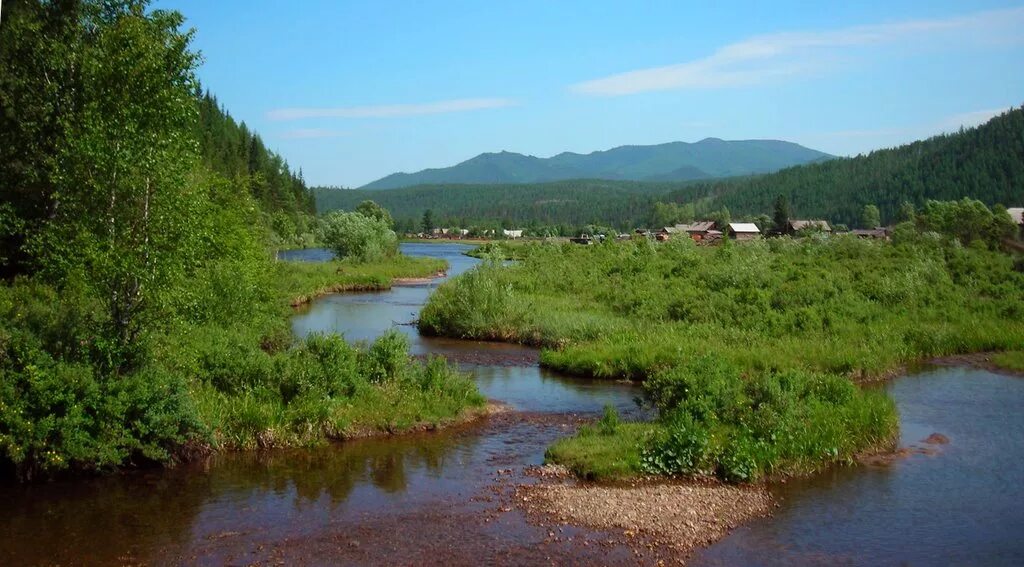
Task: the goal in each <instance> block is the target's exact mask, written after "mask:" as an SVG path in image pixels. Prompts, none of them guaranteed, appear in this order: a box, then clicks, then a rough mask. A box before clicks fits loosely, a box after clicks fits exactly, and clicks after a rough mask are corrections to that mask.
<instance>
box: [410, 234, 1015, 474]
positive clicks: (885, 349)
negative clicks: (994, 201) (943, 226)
mask: <svg viewBox="0 0 1024 567" xmlns="http://www.w3.org/2000/svg"><path fill="white" fill-rule="evenodd" d="M523 250H526V251H528V253H527V254H525V255H522V257H521V259H519V260H518V261H517V262H515V263H514V264H512V265H508V266H506V265H503V264H502V262H501V261H500V259H501V258H503V257H504V254H501V253H496V254H495V255H494V258H493V259H491V260H489V261H486V262H485V263H484V264H483V265H482V266H481V267H479V268H478V269H476V270H474V271H471V272H468V273H466V274H464V275H462V276H460V277H458V278H456V279H454V280H452V281H450V282H448V283H446V284H445V285H443V286H441V287H440V288H439V289H438V291H437V292H436V293H435V294H434V295H433V296H432V297H431V299H430V302H429V303H428V304H427V306H426V307H425V308H424V309H423V311H422V313H421V319H420V322H419V326H420V329H421V331H422V332H424V333H432V334H441V335H446V336H454V337H463V338H475V339H486V340H499V341H512V342H520V343H526V344H532V345H538V346H541V347H543V352H542V355H541V363H542V364H543V365H544V366H547V367H549V368H553V369H557V370H561V371H564V372H569V373H572V374H577V375H583V376H592V377H598V378H609V379H621V378H628V379H632V380H638V381H642V383H643V388H644V392H645V396H644V398H645V403H647V404H650V405H651V406H653V407H654V408H655V409H656V410H657V415H658V417H657V419H656V420H655V421H654V422H652V423H645V424H617V423H613V424H611V425H606V426H604V427H592V428H584V429H583V430H582V431H581V432H580V433H579V434H578V435H577V436H576V437H574V438H571V439H567V440H562V441H560V442H558V443H556V444H555V445H554V446H553V447H551V449H550V450H549V453H548V457H549V459H550V460H552V461H555V462H561V463H564V464H567V465H568V466H570V468H572V469H573V470H574V471H575V472H577V473H578V474H580V475H581V476H585V477H593V478H607V477H622V476H631V475H637V474H648V473H657V474H666V475H708V476H716V477H719V478H722V479H726V480H731V481H748V480H756V479H759V478H765V477H771V476H779V475H788V474H802V473H807V472H811V471H814V470H817V469H819V468H821V467H823V466H827V465H828V464H830V463H835V462H848V461H850V460H852V459H853V458H854V457H855V456H856V455H857V454H858V453H861V452H872V451H878V450H882V449H885V448H887V447H889V446H891V444H892V443H893V441H894V438H895V435H896V431H897V418H896V413H895V408H894V406H893V404H892V402H891V401H890V400H889V399H887V398H886V397H885V396H884V394H882V393H880V392H878V391H876V390H873V389H870V388H861V387H858V386H857V385H855V383H857V382H864V381H870V380H873V379H876V378H881V377H885V376H888V375H890V374H891V373H893V372H895V371H897V370H898V369H900V368H901V367H902V366H903V365H906V364H909V363H913V362H916V361H920V360H922V359H927V358H931V357H939V356H944V355H953V354H960V353H968V352H977V351H1008V350H1015V349H1016V350H1019V349H1020V348H1021V347H1022V346H1024V322H1022V319H1021V316H1022V315H1024V273H1021V272H1020V271H1019V270H1017V269H1015V264H1014V259H1013V258H1012V257H1010V256H1008V255H1006V254H1003V253H1001V252H998V251H993V250H989V249H988V247H987V246H986V245H985V244H984V243H983V242H982V241H980V240H979V241H975V242H973V243H971V244H970V245H967V246H964V245H962V244H961V243H960V241H958V240H956V239H951V238H948V237H945V236H942V235H940V234H938V233H934V232H921V231H916V230H913V227H903V229H902V230H900V231H898V233H897V235H896V237H895V238H894V241H893V242H884V241H872V240H860V239H857V238H855V237H853V236H840V235H837V236H833V237H828V236H824V235H817V236H814V237H811V238H803V239H798V240H797V239H790V238H788V237H785V238H776V239H770V240H761V241H755V242H747V243H732V242H727V243H725V244H724V245H722V246H717V247H704V246H698V245H696V244H694V243H693V242H692V241H690V240H689V239H677V240H672V241H670V242H666V243H653V242H650V241H648V240H646V239H642V240H637V241H630V242H624V243H616V242H609V243H607V244H602V245H592V246H578V245H573V244H566V245H560V246H556V245H549V246H534V247H527V248H523ZM606 420H610V421H614V420H613V419H611V418H609V417H608V416H606Z"/></svg>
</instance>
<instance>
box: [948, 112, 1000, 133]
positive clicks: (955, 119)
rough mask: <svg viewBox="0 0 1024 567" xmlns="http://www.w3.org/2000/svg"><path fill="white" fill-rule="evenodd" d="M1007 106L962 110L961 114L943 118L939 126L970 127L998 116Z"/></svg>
mask: <svg viewBox="0 0 1024 567" xmlns="http://www.w3.org/2000/svg"><path fill="white" fill-rule="evenodd" d="M1007 110H1010V109H1009V108H991V109H988V110H975V111H974V112H964V113H963V114H956V115H953V116H950V117H949V118H947V119H945V120H944V121H943V122H942V124H941V126H942V128H943V130H944V131H945V130H956V129H958V128H960V127H961V126H963V127H964V128H970V127H972V126H977V125H979V124H984V123H986V122H988V121H989V120H991V119H992V118H993V117H994V116H998V115H1000V114H1002V113H1004V112H1006V111H1007Z"/></svg>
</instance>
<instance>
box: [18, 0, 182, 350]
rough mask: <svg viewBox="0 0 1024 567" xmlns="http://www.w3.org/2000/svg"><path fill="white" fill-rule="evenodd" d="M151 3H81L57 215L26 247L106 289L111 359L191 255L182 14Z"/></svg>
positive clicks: (134, 343) (150, 315) (129, 342)
mask: <svg viewBox="0 0 1024 567" xmlns="http://www.w3.org/2000/svg"><path fill="white" fill-rule="evenodd" d="M145 6H146V2H142V1H131V2H125V3H122V4H116V5H114V4H103V5H97V4H86V5H84V6H83V10H84V12H85V15H84V16H83V20H84V21H83V28H84V30H83V32H82V46H81V48H80V49H79V51H77V52H76V53H74V54H73V56H72V58H73V59H74V66H75V69H76V71H75V73H76V74H77V76H76V79H75V80H76V81H77V82H78V83H79V84H80V87H81V89H82V96H80V97H78V99H77V101H76V105H77V106H76V107H74V108H73V109H71V110H73V112H69V114H68V115H67V116H65V117H63V118H62V121H63V122H64V124H65V126H64V133H63V139H61V140H60V141H59V143H58V144H57V148H56V149H57V163H58V165H57V166H56V172H57V174H56V176H55V179H56V183H55V185H54V189H55V191H54V193H53V197H52V198H53V200H54V203H53V213H52V214H51V219H50V220H49V221H48V222H46V223H45V225H44V226H42V227H41V229H40V230H39V231H38V232H36V233H34V234H33V236H32V238H31V240H30V241H29V243H28V245H29V247H30V249H31V250H32V251H33V252H34V256H35V257H36V258H37V262H38V263H39V265H40V266H41V267H42V268H43V271H44V273H45V274H46V275H48V276H49V277H51V278H53V279H54V280H55V281H66V280H68V278H73V277H75V278H77V277H84V281H86V282H89V284H90V285H93V286H95V287H96V289H97V291H98V292H99V293H100V295H101V296H102V297H104V298H105V301H106V308H107V312H108V323H107V325H106V330H107V331H108V333H109V334H108V338H109V339H110V345H111V348H110V351H109V352H108V353H107V354H108V363H109V364H110V365H111V367H112V368H114V369H122V368H123V367H125V366H129V367H130V366H131V365H133V364H134V363H135V362H136V360H135V358H136V356H137V355H138V350H139V344H138V341H139V338H140V335H141V334H142V332H143V330H144V329H145V327H146V325H147V323H148V322H150V321H152V320H154V319H155V318H158V317H160V311H161V307H162V305H164V304H165V303H166V300H167V294H166V293H165V291H167V290H170V289H173V288H175V286H176V285H177V284H178V283H179V282H180V281H181V280H182V279H183V278H184V276H185V271H186V270H187V269H188V268H189V267H190V266H193V265H194V264H195V262H196V261H197V256H196V243H197V242H198V240H199V239H200V238H202V235H200V234H196V233H195V231H194V230H193V228H194V227H193V225H192V221H193V213H194V212H195V210H196V207H198V206H199V202H200V201H201V199H202V197H201V195H200V194H199V193H197V192H196V191H195V190H194V189H193V188H192V187H191V186H190V184H189V180H188V175H189V173H190V171H191V169H192V167H193V165H194V155H195V154H194V148H195V146H194V141H193V138H192V132H193V130H192V124H193V120H194V119H195V104H194V98H193V93H194V92H195V88H196V82H195V76H194V69H195V67H196V64H197V63H198V56H197V55H196V54H195V53H193V52H191V51H190V50H189V49H188V45H189V42H190V40H191V33H190V32H182V31H180V30H179V28H180V26H181V24H182V23H183V21H184V20H183V18H182V16H181V15H180V14H178V13H176V12H165V11H160V10H157V11H154V12H152V13H151V14H149V15H145V14H144V9H145Z"/></svg>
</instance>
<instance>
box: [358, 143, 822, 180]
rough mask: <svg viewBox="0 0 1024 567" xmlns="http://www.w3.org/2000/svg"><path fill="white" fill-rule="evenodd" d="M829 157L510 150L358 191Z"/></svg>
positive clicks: (803, 152)
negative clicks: (538, 154)
mask: <svg viewBox="0 0 1024 567" xmlns="http://www.w3.org/2000/svg"><path fill="white" fill-rule="evenodd" d="M830 157H832V156H830V155H828V154H825V153H822V152H819V151H816V150H812V149H809V148H805V147H803V146H801V145H798V144H793V143H791V142H780V141H777V140H738V141H725V140H719V139H718V138H706V139H704V140H701V141H699V142H696V143H692V144H691V143H686V142H670V143H667V144H657V145H653V146H620V147H617V148H612V149H610V150H606V151H598V152H592V153H589V154H576V153H572V152H564V153H561V154H558V155H556V156H553V157H550V158H538V157H534V156H524V155H522V154H517V153H512V152H499V153H485V154H480V155H478V156H476V157H474V158H472V159H469V160H466V161H464V162H462V163H460V164H458V165H454V166H452V167H445V168H440V169H425V170H423V171H420V172H417V173H395V174H392V175H389V176H387V177H384V178H382V179H378V180H377V181H374V182H372V183H368V184H366V185H364V186H363V187H362V189H394V188H398V187H409V186H413V185H425V184H435V185H437V184H451V183H476V184H484V183H538V182H546V181H558V180H566V179H615V180H632V181H686V180H692V179H707V178H712V177H727V176H734V175H749V174H752V173H767V172H770V171H776V170H779V169H782V168H784V167H790V166H793V165H799V164H804V163H809V162H814V161H820V160H825V159H828V158H830Z"/></svg>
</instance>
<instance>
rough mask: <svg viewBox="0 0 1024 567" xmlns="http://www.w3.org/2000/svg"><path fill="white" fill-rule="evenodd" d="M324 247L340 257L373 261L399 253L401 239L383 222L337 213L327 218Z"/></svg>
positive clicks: (359, 215) (359, 260)
mask: <svg viewBox="0 0 1024 567" xmlns="http://www.w3.org/2000/svg"><path fill="white" fill-rule="evenodd" d="M324 244H325V245H326V246H327V248H329V249H330V250H331V251H332V252H334V254H335V256H337V257H338V258H349V259H352V260H354V261H356V262H372V261H376V260H380V259H382V258H385V257H387V256H393V255H394V254H395V253H397V252H398V237H397V236H396V235H395V232H394V231H393V230H391V227H389V226H388V225H387V223H385V222H384V221H383V220H381V219H378V218H373V217H367V216H364V215H362V214H360V213H345V212H341V211H335V212H332V213H330V214H328V215H327V216H326V217H324Z"/></svg>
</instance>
